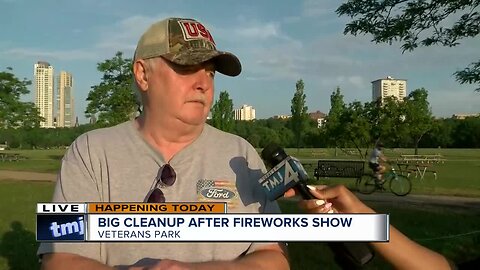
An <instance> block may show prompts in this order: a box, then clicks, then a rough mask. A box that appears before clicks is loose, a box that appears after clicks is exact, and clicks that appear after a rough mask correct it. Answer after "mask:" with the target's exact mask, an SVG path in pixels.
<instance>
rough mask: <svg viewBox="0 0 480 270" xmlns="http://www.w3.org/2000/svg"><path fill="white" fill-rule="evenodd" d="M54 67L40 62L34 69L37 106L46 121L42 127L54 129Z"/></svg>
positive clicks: (41, 124)
mask: <svg viewBox="0 0 480 270" xmlns="http://www.w3.org/2000/svg"><path fill="white" fill-rule="evenodd" d="M53 72H54V69H53V67H52V66H51V65H50V64H49V63H47V62H42V61H39V62H37V63H36V64H35V65H34V67H33V77H34V80H35V106H36V107H37V108H38V110H39V112H40V116H41V117H43V118H44V119H45V121H42V122H40V127H43V128H53V127H55V126H54V123H53V121H54V119H53V118H54V117H53V112H54V94H53V86H54V81H53Z"/></svg>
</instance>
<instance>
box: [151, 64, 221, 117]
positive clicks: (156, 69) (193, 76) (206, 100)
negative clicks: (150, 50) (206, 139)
mask: <svg viewBox="0 0 480 270" xmlns="http://www.w3.org/2000/svg"><path fill="white" fill-rule="evenodd" d="M154 63H155V64H154V65H152V67H151V68H150V72H149V74H148V76H149V78H148V91H146V95H147V98H148V103H149V106H150V108H151V111H152V112H154V113H155V114H157V115H156V116H157V117H168V118H170V119H171V120H178V121H181V122H183V123H185V124H189V125H202V124H204V123H205V120H206V118H207V116H208V113H209V111H210V107H211V105H212V101H213V91H214V76H215V67H214V65H213V63H211V62H206V63H203V64H199V65H195V66H181V65H177V64H174V63H172V62H169V61H167V60H164V59H162V58H157V59H155V60H154Z"/></svg>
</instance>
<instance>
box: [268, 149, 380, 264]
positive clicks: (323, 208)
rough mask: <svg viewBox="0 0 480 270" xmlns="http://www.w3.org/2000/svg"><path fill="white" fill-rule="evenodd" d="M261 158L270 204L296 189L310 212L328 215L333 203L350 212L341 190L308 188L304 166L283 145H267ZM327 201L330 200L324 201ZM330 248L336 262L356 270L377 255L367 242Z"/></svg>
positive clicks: (340, 244) (333, 243) (332, 244)
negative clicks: (265, 166)
mask: <svg viewBox="0 0 480 270" xmlns="http://www.w3.org/2000/svg"><path fill="white" fill-rule="evenodd" d="M261 156H262V159H263V160H264V161H265V163H266V164H267V166H269V167H271V169H270V171H268V172H267V173H266V174H265V175H264V176H262V177H261V178H260V179H259V183H260V184H261V185H262V187H263V189H264V191H265V193H266V194H267V197H268V198H269V199H270V200H271V201H273V200H276V199H278V198H279V197H282V196H284V194H285V192H287V191H288V190H290V189H294V190H295V192H294V194H295V193H298V194H300V195H301V196H302V197H303V199H304V201H303V202H302V203H304V204H305V207H307V209H314V211H318V212H321V213H328V212H332V210H333V209H330V208H331V207H332V204H331V203H333V206H334V207H335V208H336V207H337V206H336V205H335V204H336V203H338V204H339V207H340V209H338V210H339V211H341V210H342V209H349V207H346V206H347V205H350V204H349V203H347V202H348V200H347V199H345V198H344V196H341V198H340V196H338V194H341V193H338V192H343V191H341V188H337V189H336V190H334V191H333V192H332V191H328V192H325V191H322V190H316V188H313V189H314V190H311V189H312V188H308V187H307V185H306V181H307V180H308V175H307V172H306V171H305V169H304V168H303V166H302V164H301V163H300V161H299V160H298V159H296V158H294V157H291V156H288V155H287V154H286V153H285V151H284V150H283V149H282V148H281V147H280V146H278V145H275V144H270V145H268V146H266V147H265V148H264V149H263V151H262V154H261ZM314 195H315V196H319V197H318V199H322V200H323V201H319V200H318V199H317V197H315V196H314ZM352 195H353V194H352ZM325 199H327V200H329V201H325ZM335 200H336V202H335ZM353 204H355V203H353ZM344 213H345V212H344ZM328 246H329V247H330V249H331V250H332V252H333V253H334V255H335V261H336V262H337V264H338V265H339V266H340V267H341V268H342V269H354V268H357V267H359V266H362V265H365V264H366V263H368V262H369V261H371V259H372V258H373V256H374V253H373V251H372V249H371V248H370V247H369V246H368V245H367V244H366V243H358V242H344V243H341V242H331V243H328Z"/></svg>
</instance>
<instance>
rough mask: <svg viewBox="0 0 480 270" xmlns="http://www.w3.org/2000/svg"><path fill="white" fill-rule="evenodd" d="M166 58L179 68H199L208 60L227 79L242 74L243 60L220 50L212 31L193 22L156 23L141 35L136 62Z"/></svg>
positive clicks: (170, 20)
mask: <svg viewBox="0 0 480 270" xmlns="http://www.w3.org/2000/svg"><path fill="white" fill-rule="evenodd" d="M159 56H161V57H163V58H165V59H167V60H169V61H172V62H174V63H176V64H179V65H196V64H200V63H203V62H205V61H208V60H212V61H214V63H215V69H216V70H217V71H218V72H220V73H223V74H225V75H228V76H237V75H238V74H240V72H241V71H242V66H241V64H240V60H238V58H237V57H236V56H235V55H233V54H232V53H229V52H222V51H217V49H216V47H215V42H214V40H213V37H212V35H211V34H210V31H208V30H207V28H206V27H205V26H204V25H203V24H201V23H200V22H198V21H196V20H193V19H184V18H168V19H165V20H162V21H159V22H157V23H154V24H152V25H151V26H150V28H148V30H147V31H146V32H145V33H144V34H143V35H142V37H141V38H140V40H139V41H138V44H137V49H136V50H135V56H134V61H136V60H138V59H148V58H153V57H159Z"/></svg>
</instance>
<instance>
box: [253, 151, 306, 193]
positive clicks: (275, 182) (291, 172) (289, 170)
mask: <svg viewBox="0 0 480 270" xmlns="http://www.w3.org/2000/svg"><path fill="white" fill-rule="evenodd" d="M261 155H262V159H263V160H264V161H265V163H266V164H267V166H269V167H270V168H272V169H271V170H270V171H268V172H267V173H266V174H265V175H263V176H262V177H261V178H260V179H259V180H258V181H259V182H260V184H261V185H262V187H263V189H264V191H265V193H266V194H267V197H268V199H269V200H270V201H274V200H276V199H278V198H280V197H281V196H283V194H284V193H285V191H287V190H288V189H290V188H295V189H296V190H298V192H299V193H300V194H301V195H302V197H303V198H304V199H313V198H314V197H313V196H312V194H310V192H308V188H307V187H306V185H305V184H306V181H307V179H308V174H307V172H306V171H305V169H304V168H303V165H302V163H301V162H300V160H298V159H296V158H294V157H291V156H288V155H287V154H286V153H285V151H284V150H283V149H282V148H281V147H280V146H278V145H275V144H269V145H268V146H266V147H265V148H264V149H263V151H262V154H261Z"/></svg>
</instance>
